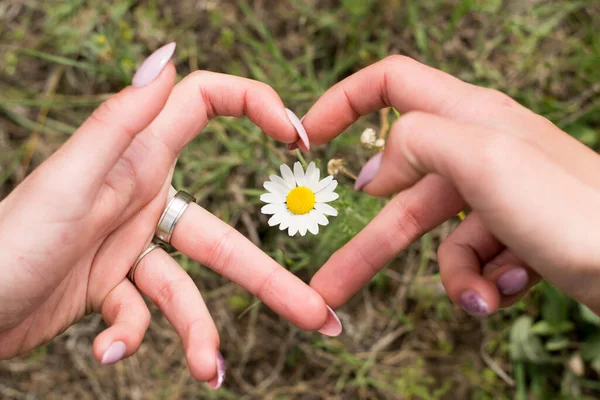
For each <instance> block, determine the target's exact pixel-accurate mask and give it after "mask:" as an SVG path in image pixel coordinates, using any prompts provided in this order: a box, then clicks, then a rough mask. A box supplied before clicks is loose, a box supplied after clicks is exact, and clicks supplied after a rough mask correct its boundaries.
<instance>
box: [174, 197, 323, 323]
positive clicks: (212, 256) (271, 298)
mask: <svg viewBox="0 0 600 400" xmlns="http://www.w3.org/2000/svg"><path fill="white" fill-rule="evenodd" d="M172 244H173V246H175V248H177V249H178V250H179V251H181V252H182V253H184V254H186V255H187V256H189V257H191V258H193V259H194V260H196V261H198V262H200V263H202V264H203V265H206V266H208V267H209V268H211V269H212V270H214V271H215V272H217V273H218V274H220V275H222V276H224V277H226V278H228V279H230V280H232V281H233V282H236V283H238V284H239V285H241V286H243V287H244V288H246V289H247V290H248V291H249V292H250V293H252V294H253V295H255V296H257V297H258V298H260V299H261V300H262V301H264V302H265V304H267V305H268V306H269V307H270V308H271V309H272V310H273V311H275V312H276V313H278V314H279V315H281V316H282V317H284V318H285V319H287V320H288V321H290V322H292V323H293V324H294V325H296V326H298V327H299V328H301V329H305V330H318V329H320V330H321V333H325V334H326V333H327V332H326V331H325V332H323V327H324V325H325V324H326V321H327V320H328V317H329V312H328V309H327V305H326V304H325V301H324V300H323V298H322V297H321V296H320V295H319V294H318V293H317V292H316V291H315V290H314V289H312V288H310V287H309V286H308V285H306V284H305V283H304V282H302V281H301V280H300V279H299V278H298V277H296V276H295V275H293V274H292V273H291V272H289V271H287V270H286V269H285V268H283V267H282V266H281V265H279V264H278V263H277V262H275V260H273V259H272V258H270V257H269V256H267V255H266V254H265V253H264V252H263V251H261V250H260V249H259V248H258V247H256V246H255V245H254V244H253V243H252V242H251V241H250V240H248V239H247V238H246V237H244V236H243V235H242V234H241V233H239V232H238V231H236V230H235V229H233V228H232V227H231V226H229V225H227V224H226V223H224V222H223V221H221V220H220V219H218V218H217V217H215V216H214V215H212V214H211V213H209V212H208V211H206V210H204V209H203V208H202V207H200V206H198V205H197V204H194V203H190V205H189V207H188V208H187V209H186V211H185V213H184V214H183V216H182V217H181V219H180V220H179V222H178V223H177V226H176V228H175V231H174V232H173V238H172Z"/></svg>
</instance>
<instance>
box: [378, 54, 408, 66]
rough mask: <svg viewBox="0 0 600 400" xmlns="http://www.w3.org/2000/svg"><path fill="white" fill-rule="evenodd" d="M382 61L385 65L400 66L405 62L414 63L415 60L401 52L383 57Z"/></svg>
mask: <svg viewBox="0 0 600 400" xmlns="http://www.w3.org/2000/svg"><path fill="white" fill-rule="evenodd" d="M382 62H383V63H384V64H385V65H386V67H391V68H400V67H402V66H403V65H405V64H409V63H414V62H415V60H413V59H412V58H410V57H408V56H403V55H401V54H392V55H390V56H387V57H386V58H384V59H383V61H382Z"/></svg>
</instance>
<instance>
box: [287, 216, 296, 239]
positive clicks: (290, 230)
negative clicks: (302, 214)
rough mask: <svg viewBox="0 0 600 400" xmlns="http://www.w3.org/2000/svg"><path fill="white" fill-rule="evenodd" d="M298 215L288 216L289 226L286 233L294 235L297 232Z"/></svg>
mask: <svg viewBox="0 0 600 400" xmlns="http://www.w3.org/2000/svg"><path fill="white" fill-rule="evenodd" d="M296 217H298V216H297V215H294V217H292V218H290V227H289V228H288V235H290V236H295V235H296V233H298V219H297V218H296Z"/></svg>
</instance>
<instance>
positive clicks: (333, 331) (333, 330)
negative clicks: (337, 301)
mask: <svg viewBox="0 0 600 400" xmlns="http://www.w3.org/2000/svg"><path fill="white" fill-rule="evenodd" d="M327 311H328V313H327V320H326V321H325V325H323V327H322V328H321V329H319V333H321V334H323V335H325V336H331V337H335V336H339V334H340V333H342V329H343V328H342V323H341V322H340V319H339V318H338V316H337V314H336V313H335V311H333V309H332V308H331V307H329V306H327Z"/></svg>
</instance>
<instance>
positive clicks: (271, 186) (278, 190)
mask: <svg viewBox="0 0 600 400" xmlns="http://www.w3.org/2000/svg"><path fill="white" fill-rule="evenodd" d="M279 179H281V178H279ZM263 187H264V188H265V189H267V190H268V191H269V192H271V193H274V194H279V195H282V196H287V195H288V193H289V191H290V189H288V188H287V187H285V186H281V185H280V184H279V183H275V182H270V181H267V182H265V183H263Z"/></svg>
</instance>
